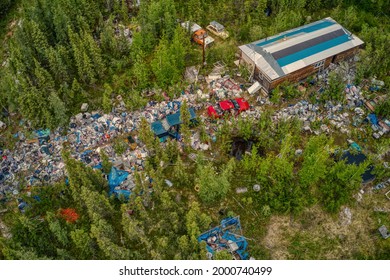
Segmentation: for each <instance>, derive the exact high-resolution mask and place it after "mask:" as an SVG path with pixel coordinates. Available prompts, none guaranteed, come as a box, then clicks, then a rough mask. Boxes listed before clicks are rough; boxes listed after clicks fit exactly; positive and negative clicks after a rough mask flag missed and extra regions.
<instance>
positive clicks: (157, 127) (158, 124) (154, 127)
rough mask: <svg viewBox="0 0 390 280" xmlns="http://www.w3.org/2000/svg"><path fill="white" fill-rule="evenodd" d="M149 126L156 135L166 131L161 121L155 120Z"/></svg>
mask: <svg viewBox="0 0 390 280" xmlns="http://www.w3.org/2000/svg"><path fill="white" fill-rule="evenodd" d="M151 128H152V130H153V132H154V134H156V135H157V136H159V135H162V134H164V133H166V132H167V131H166V130H165V129H164V127H163V125H162V123H161V121H155V122H154V123H152V124H151Z"/></svg>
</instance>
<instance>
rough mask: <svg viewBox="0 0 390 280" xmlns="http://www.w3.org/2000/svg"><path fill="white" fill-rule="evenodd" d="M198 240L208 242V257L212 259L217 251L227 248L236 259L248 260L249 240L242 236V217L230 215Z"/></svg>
mask: <svg viewBox="0 0 390 280" xmlns="http://www.w3.org/2000/svg"><path fill="white" fill-rule="evenodd" d="M198 241H199V242H201V241H204V242H206V249H207V251H208V257H209V258H210V259H211V258H212V257H213V256H214V254H215V253H216V252H219V251H223V250H227V251H228V252H229V253H231V254H232V258H233V259H236V260H246V259H248V257H249V255H248V253H247V252H246V249H247V247H248V242H247V241H246V238H245V237H244V236H242V230H241V223H240V217H228V218H226V219H223V220H222V221H221V224H220V225H219V226H217V227H215V228H212V229H210V230H208V231H206V232H205V233H202V234H201V235H200V236H199V237H198Z"/></svg>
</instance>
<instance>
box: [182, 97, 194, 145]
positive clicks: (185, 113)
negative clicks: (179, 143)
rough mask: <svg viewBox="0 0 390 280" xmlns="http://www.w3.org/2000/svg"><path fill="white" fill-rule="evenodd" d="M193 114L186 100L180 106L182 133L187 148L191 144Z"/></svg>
mask: <svg viewBox="0 0 390 280" xmlns="http://www.w3.org/2000/svg"><path fill="white" fill-rule="evenodd" d="M190 120H191V114H190V112H189V110H188V106H187V101H186V100H184V101H183V102H182V104H181V107H180V121H181V124H180V133H181V135H182V138H183V142H184V143H185V145H186V148H187V149H188V150H189V149H190V145H191V131H190V127H189V126H190V122H191V121H190Z"/></svg>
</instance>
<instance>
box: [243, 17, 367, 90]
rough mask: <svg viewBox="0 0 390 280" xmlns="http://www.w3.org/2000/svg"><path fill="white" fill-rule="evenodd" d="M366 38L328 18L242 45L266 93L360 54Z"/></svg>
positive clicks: (247, 59)
mask: <svg viewBox="0 0 390 280" xmlns="http://www.w3.org/2000/svg"><path fill="white" fill-rule="evenodd" d="M363 44H364V42H363V41H362V40H360V39H359V38H358V37H356V36H355V35H353V34H352V33H351V32H349V31H348V30H347V29H345V28H344V27H342V26H341V25H340V24H338V23H337V22H336V21H334V20H333V19H332V18H330V17H328V18H325V19H323V20H320V21H316V22H313V23H310V24H307V25H304V26H301V27H298V28H294V29H291V30H288V31H285V32H282V33H280V34H278V35H275V36H272V37H268V38H265V39H262V40H259V41H255V42H252V43H250V44H247V45H242V46H240V47H239V49H240V52H241V62H245V63H246V64H247V65H248V66H249V68H250V71H251V73H252V75H253V77H254V79H255V80H257V81H259V83H260V84H261V85H262V89H263V90H264V91H265V92H267V93H268V92H269V91H271V90H272V89H274V88H275V87H276V86H277V85H278V84H280V83H282V82H284V81H291V82H296V81H300V80H302V79H304V78H306V77H308V76H310V75H312V74H315V73H318V72H320V71H321V70H323V69H325V68H326V67H328V66H329V64H331V63H337V62H340V61H342V60H345V59H346V58H349V57H352V56H354V55H356V54H357V53H358V51H359V48H360V47H361V46H362V45H363Z"/></svg>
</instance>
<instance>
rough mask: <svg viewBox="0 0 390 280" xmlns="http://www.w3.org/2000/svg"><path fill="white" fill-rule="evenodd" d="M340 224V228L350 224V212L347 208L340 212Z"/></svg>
mask: <svg viewBox="0 0 390 280" xmlns="http://www.w3.org/2000/svg"><path fill="white" fill-rule="evenodd" d="M340 222H341V225H342V226H348V225H350V224H351V223H352V212H351V209H349V208H348V207H345V208H344V209H343V210H342V211H341V212H340Z"/></svg>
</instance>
